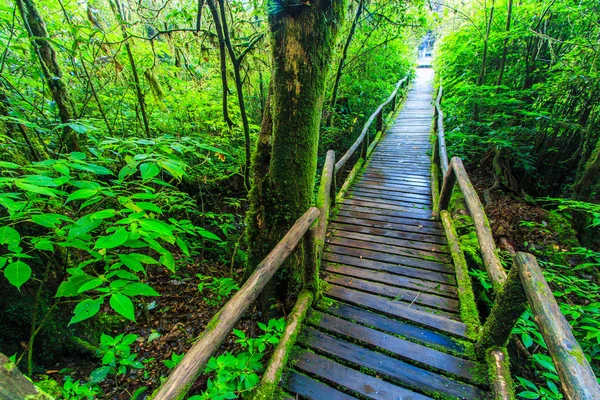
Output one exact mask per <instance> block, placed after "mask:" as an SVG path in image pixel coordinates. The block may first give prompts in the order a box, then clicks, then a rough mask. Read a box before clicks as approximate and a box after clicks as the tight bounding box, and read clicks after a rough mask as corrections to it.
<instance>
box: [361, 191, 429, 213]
mask: <svg viewBox="0 0 600 400" xmlns="http://www.w3.org/2000/svg"><path fill="white" fill-rule="evenodd" d="M350 194H351V195H354V196H362V197H375V198H379V199H386V200H392V201H398V202H406V203H409V204H420V205H422V206H426V207H429V208H430V207H431V204H432V201H431V197H429V196H419V195H415V194H412V193H402V192H395V191H391V190H385V189H370V188H364V187H357V186H355V187H353V188H352V190H351V191H350Z"/></svg>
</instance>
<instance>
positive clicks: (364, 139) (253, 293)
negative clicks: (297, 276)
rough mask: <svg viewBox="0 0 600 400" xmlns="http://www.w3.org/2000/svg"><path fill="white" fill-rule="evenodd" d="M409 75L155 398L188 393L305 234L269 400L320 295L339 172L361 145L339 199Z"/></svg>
mask: <svg viewBox="0 0 600 400" xmlns="http://www.w3.org/2000/svg"><path fill="white" fill-rule="evenodd" d="M409 75H410V74H409ZM409 75H407V76H405V77H404V78H402V79H401V80H400V81H398V83H397V84H396V87H395V89H394V91H393V92H392V94H391V95H390V96H389V97H388V99H387V100H386V101H385V102H383V103H382V104H381V105H379V107H377V109H376V110H375V112H374V113H373V114H372V115H371V116H370V117H369V119H368V120H367V122H366V123H365V125H364V127H363V129H362V131H361V133H360V135H359V137H358V138H357V139H356V141H355V142H354V144H353V145H352V146H351V147H350V149H349V150H348V151H347V152H346V153H345V154H344V156H343V157H342V158H341V159H340V160H339V161H338V162H337V163H336V162H335V152H334V151H333V150H329V151H328V152H327V156H326V159H325V164H324V166H323V171H322V175H321V182H320V185H319V190H318V195H317V201H316V207H311V208H310V209H308V210H307V211H306V212H305V213H304V215H303V216H302V217H300V218H299V219H298V220H297V221H296V223H295V224H294V226H293V227H292V228H291V229H290V230H289V231H288V232H287V233H286V235H285V236H284V237H283V239H281V241H280V242H279V243H278V244H277V245H276V246H275V248H274V249H273V250H272V251H271V252H270V253H269V255H268V256H267V257H266V258H265V259H264V260H263V261H262V262H261V263H260V264H259V265H258V267H257V268H256V270H255V271H254V273H253V274H252V275H251V276H250V277H249V278H248V280H247V281H246V282H245V283H244V285H243V286H242V287H241V288H240V290H239V291H238V292H237V293H236V294H235V295H234V296H233V297H232V298H231V299H230V300H229V301H228V302H227V303H226V304H225V306H223V308H221V310H220V311H219V312H218V313H217V314H216V315H215V316H214V317H213V318H212V319H211V320H210V322H209V323H208V324H207V326H206V329H205V330H204V332H203V333H202V334H201V335H200V336H199V337H198V339H197V340H196V342H195V344H194V345H193V346H192V348H191V349H190V350H189V351H188V352H187V353H186V355H185V356H184V357H183V359H182V360H181V362H180V363H179V364H178V365H177V366H176V367H175V369H174V370H173V371H172V372H171V374H170V375H169V377H168V378H167V380H166V381H165V382H164V384H163V385H162V386H161V388H160V389H159V390H158V392H157V393H156V394H155V395H154V397H153V399H155V400H171V399H179V398H181V396H183V395H185V394H186V393H187V391H188V390H189V388H190V386H191V385H192V384H193V382H194V380H195V379H196V377H197V376H198V375H199V374H200V373H201V371H202V370H203V368H204V367H205V366H206V363H207V362H208V360H209V359H210V357H212V355H213V354H214V353H215V352H216V351H217V349H218V348H219V346H220V345H221V343H222V342H223V340H224V339H225V338H226V337H227V335H229V333H230V332H231V330H232V329H233V327H234V326H235V324H236V323H237V322H238V321H239V320H240V318H241V317H242V315H243V314H244V312H246V310H247V309H248V307H250V305H251V304H252V302H254V301H255V300H256V299H257V298H258V296H259V294H260V293H261V292H262V290H263V289H264V287H265V286H266V284H267V283H268V282H269V281H270V279H271V278H272V277H273V275H275V273H276V272H277V270H278V269H279V267H280V266H281V265H282V264H283V263H284V262H285V260H286V259H287V257H288V256H289V255H290V254H291V253H292V252H293V251H294V249H295V248H296V246H297V245H298V243H299V242H300V241H301V240H302V239H303V238H304V237H305V235H307V236H308V239H309V241H310V245H309V247H310V249H311V250H310V251H311V252H312V254H311V256H310V257H307V259H308V261H307V265H306V266H305V267H306V269H307V270H311V269H312V270H311V271H309V272H308V275H309V276H312V279H309V283H310V285H312V287H311V289H312V290H305V291H303V292H302V293H301V294H300V295H299V296H298V299H297V302H296V305H295V306H294V309H293V310H292V312H291V314H290V317H289V318H288V321H287V324H286V329H285V331H284V333H283V336H282V338H281V340H280V342H279V345H278V346H277V348H276V349H275V351H274V353H273V357H272V358H271V360H270V362H269V364H268V365H267V369H266V371H265V374H264V375H263V379H262V381H261V387H260V388H259V393H258V394H257V397H259V398H265V399H267V398H271V397H270V393H271V392H272V390H273V389H274V387H275V386H276V384H277V382H278V381H279V378H280V376H281V373H282V371H283V368H284V366H285V362H286V360H287V356H288V351H287V349H288V348H289V344H290V341H293V340H294V337H295V334H296V333H297V331H298V329H299V328H300V325H301V322H302V318H303V317H304V315H305V313H306V310H307V309H308V307H309V306H310V304H311V302H312V300H313V297H314V295H318V293H319V290H318V282H319V280H318V276H319V268H320V260H321V254H322V251H323V246H324V243H325V232H326V230H327V220H328V217H329V210H330V208H331V205H332V204H335V201H336V200H335V199H336V192H337V190H336V175H337V174H338V173H339V172H340V171H342V169H343V167H344V165H345V164H346V163H347V162H348V160H349V159H350V158H351V157H352V156H353V155H354V153H355V152H356V150H357V149H358V148H359V147H361V145H362V151H361V157H360V158H359V159H358V161H357V162H356V163H355V164H354V167H353V168H352V170H351V172H350V174H349V175H348V177H347V178H346V180H345V182H344V185H342V188H341V189H340V192H339V193H338V194H337V198H338V199H340V198H342V197H343V195H344V193H345V191H346V190H347V188H348V187H349V185H350V182H351V180H352V179H353V177H354V176H355V175H356V173H357V172H358V170H359V169H360V167H361V166H362V165H363V163H364V162H365V160H366V159H367V157H368V156H369V155H370V153H371V152H372V151H373V148H374V147H375V145H376V144H377V143H378V141H379V139H380V138H381V135H382V133H383V122H384V109H385V107H386V106H388V105H389V104H390V103H391V105H392V107H391V108H392V111H391V112H394V111H395V109H396V104H397V96H398V92H399V90H400V88H402V87H405V86H407V83H408V78H409ZM375 120H376V121H377V122H376V131H377V134H376V136H375V138H374V140H373V142H372V143H371V144H369V128H370V127H371V125H372V124H373V121H375ZM317 219H318V221H317ZM315 221H317V223H316V224H314V225H313V223H314V222H315ZM311 226H312V227H311Z"/></svg>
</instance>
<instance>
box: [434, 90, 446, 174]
mask: <svg viewBox="0 0 600 400" xmlns="http://www.w3.org/2000/svg"><path fill="white" fill-rule="evenodd" d="M443 90H444V88H443V87H442V86H440V90H439V91H438V95H437V98H436V99H435V117H436V121H435V130H436V132H437V140H438V149H439V154H440V164H441V167H442V175H445V174H446V171H448V154H447V153H446V137H445V136H444V112H443V111H442V107H441V102H442V93H443Z"/></svg>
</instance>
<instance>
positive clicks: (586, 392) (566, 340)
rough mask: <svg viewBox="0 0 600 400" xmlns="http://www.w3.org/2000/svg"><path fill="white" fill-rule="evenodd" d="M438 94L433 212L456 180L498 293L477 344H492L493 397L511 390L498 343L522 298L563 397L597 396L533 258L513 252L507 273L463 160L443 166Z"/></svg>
mask: <svg viewBox="0 0 600 400" xmlns="http://www.w3.org/2000/svg"><path fill="white" fill-rule="evenodd" d="M441 96H442V88H441V87H440V91H439V94H438V96H437V99H436V107H435V117H436V120H435V127H436V130H437V133H438V135H437V144H438V147H439V161H440V164H441V167H442V169H445V173H444V179H443V184H442V190H441V192H440V195H439V200H438V202H437V204H436V210H434V215H435V216H437V217H438V218H439V215H440V211H441V210H445V209H447V208H448V204H449V202H450V197H451V196H452V189H453V188H454V185H455V183H458V185H459V187H460V190H461V192H462V194H463V195H464V197H465V202H466V204H467V208H468V210H469V212H470V214H471V217H472V218H473V224H474V226H475V231H476V233H477V239H478V241H479V246H480V248H481V255H482V259H483V263H484V266H485V268H486V270H487V273H488V277H489V278H490V280H491V282H492V286H493V287H494V291H495V293H496V301H495V303H494V307H493V308H492V311H491V313H490V316H489V317H488V319H487V320H486V323H485V324H484V326H483V332H482V335H481V337H480V339H479V340H478V342H477V344H476V347H475V348H476V350H477V352H478V353H479V356H482V355H483V353H485V352H486V351H488V349H491V352H490V359H489V361H490V362H491V363H492V364H494V365H492V367H493V368H492V369H493V370H496V371H497V374H498V376H497V377H496V381H495V382H493V387H494V392H495V394H496V398H499V399H505V398H507V399H508V398H510V397H511V395H510V393H511V391H510V390H509V389H508V387H509V386H510V383H509V382H507V381H506V379H508V378H510V376H509V374H508V372H507V371H502V369H503V368H504V367H503V366H502V359H501V358H502V357H503V355H502V354H501V352H500V351H499V348H500V347H502V346H505V345H506V342H507V341H508V338H509V336H510V334H511V331H512V328H513V327H514V325H515V324H516V322H517V320H518V319H519V317H520V316H521V314H522V313H523V311H524V310H525V307H526V306H525V303H528V304H529V306H530V307H531V312H532V314H533V316H534V320H535V322H536V324H537V326H538V328H539V330H540V332H541V334H542V337H543V338H544V341H545V342H546V345H547V346H548V352H549V353H550V356H551V357H552V360H553V362H554V365H555V366H556V370H557V372H558V375H559V377H560V382H561V387H562V390H563V393H564V394H565V397H566V398H567V399H569V400H592V399H600V385H598V381H597V379H596V377H595V375H594V372H593V370H592V368H591V366H590V364H589V362H588V361H587V359H586V358H585V355H584V353H583V350H582V349H581V346H580V345H579V343H578V342H577V340H576V339H575V337H574V336H573V332H572V330H571V326H570V325H569V323H568V322H567V320H566V318H565V317H564V315H563V314H562V313H561V311H560V308H559V307H558V303H557V302H556V298H555V297H554V295H553V294H552V290H551V289H550V287H549V286H548V282H547V281H546V279H545V278H544V274H543V272H542V270H541V268H540V266H539V265H538V263H537V261H536V259H535V257H534V256H533V255H531V254H528V253H523V252H518V253H516V254H515V255H514V257H513V267H512V269H511V271H510V273H509V274H508V275H507V274H506V272H505V271H504V268H503V267H502V264H501V263H500V260H499V258H498V254H497V249H496V245H495V242H494V238H493V236H492V230H491V227H490V224H489V221H488V219H487V216H486V215H485V210H484V208H483V205H482V204H481V201H480V200H479V197H478V196H477V193H476V192H475V189H474V188H473V185H472V184H471V181H470V179H469V176H468V174H467V172H466V170H465V168H464V165H463V163H462V161H461V159H460V158H458V157H453V158H452V160H451V161H450V163H449V164H447V167H444V160H445V161H446V163H447V156H446V145H445V138H444V126H443V113H442V110H441V107H440V100H441ZM525 300H526V301H525Z"/></svg>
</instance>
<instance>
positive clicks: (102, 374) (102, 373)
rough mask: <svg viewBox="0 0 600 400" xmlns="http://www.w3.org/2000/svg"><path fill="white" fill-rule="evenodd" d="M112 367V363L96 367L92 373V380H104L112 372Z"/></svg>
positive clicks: (97, 381) (98, 381)
mask: <svg viewBox="0 0 600 400" xmlns="http://www.w3.org/2000/svg"><path fill="white" fill-rule="evenodd" d="M111 368H112V366H110V365H105V366H103V367H100V368H96V369H95V370H93V371H92V373H91V374H90V380H91V381H92V382H94V383H100V382H102V381H103V380H105V379H106V376H107V375H108V373H109V372H110V369H111Z"/></svg>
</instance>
